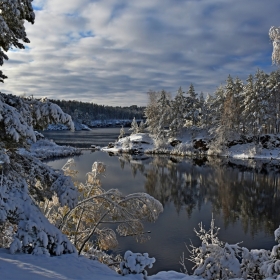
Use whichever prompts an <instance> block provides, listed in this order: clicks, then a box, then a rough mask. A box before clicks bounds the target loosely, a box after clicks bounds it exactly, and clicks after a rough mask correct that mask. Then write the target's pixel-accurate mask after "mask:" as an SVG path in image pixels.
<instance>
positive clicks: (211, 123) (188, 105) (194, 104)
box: [145, 69, 280, 138]
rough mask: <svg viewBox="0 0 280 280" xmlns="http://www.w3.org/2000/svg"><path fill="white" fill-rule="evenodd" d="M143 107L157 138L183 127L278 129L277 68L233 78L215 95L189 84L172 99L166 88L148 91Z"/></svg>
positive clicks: (279, 86) (248, 131)
mask: <svg viewBox="0 0 280 280" xmlns="http://www.w3.org/2000/svg"><path fill="white" fill-rule="evenodd" d="M148 97H149V101H148V105H147V108H146V109H145V117H146V118H147V121H146V124H147V127H148V129H149V131H150V132H151V133H152V134H154V135H157V137H159V138H160V137H165V136H169V137H175V136H177V135H178V134H180V132H181V131H182V129H183V127H191V128H197V127H199V128H205V129H207V130H209V131H211V130H212V131H216V132H223V133H238V134H246V135H259V134H261V133H279V131H280V71H279V70H277V71H273V72H271V73H270V74H266V73H265V72H264V71H262V70H260V69H258V70H257V71H256V73H255V74H254V75H251V74H250V75H249V76H248V78H247V79H246V81H242V80H241V79H239V78H238V77H237V78H235V79H234V78H232V77H231V76H230V75H229V76H228V78H227V80H226V84H225V85H220V86H219V87H218V88H217V90H216V91H215V93H214V95H209V94H207V96H206V97H204V94H203V93H200V94H197V93H196V91H195V88H194V86H193V85H192V84H191V85H190V87H189V89H188V91H187V92H184V91H183V90H182V88H181V87H180V88H179V89H178V91H177V94H176V96H175V97H174V98H172V97H171V95H170V93H168V92H166V91H165V90H162V91H159V92H156V91H149V92H148Z"/></svg>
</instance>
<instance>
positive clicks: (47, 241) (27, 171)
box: [0, 93, 77, 255]
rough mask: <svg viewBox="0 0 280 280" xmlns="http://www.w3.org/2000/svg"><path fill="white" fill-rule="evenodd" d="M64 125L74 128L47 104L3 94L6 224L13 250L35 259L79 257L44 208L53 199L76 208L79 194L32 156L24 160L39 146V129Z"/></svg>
mask: <svg viewBox="0 0 280 280" xmlns="http://www.w3.org/2000/svg"><path fill="white" fill-rule="evenodd" d="M48 122H62V123H65V124H67V125H68V126H70V127H71V128H73V123H72V120H71V117H70V116H69V115H67V114H64V113H63V112H62V110H61V109H60V108H59V107H58V106H57V105H55V104H52V103H50V102H48V101H47V100H46V99H45V100H42V101H38V100H35V99H24V98H20V97H17V96H13V95H5V94H2V93H0V224H1V226H4V227H5V226H6V227H5V228H7V225H12V226H13V229H14V232H13V233H14V235H13V239H12V243H11V245H10V250H11V252H12V253H14V252H16V251H22V252H25V253H32V254H52V255H60V254H62V253H70V252H75V247H74V246H73V245H72V244H71V243H70V241H69V240H68V239H67V237H66V236H65V235H63V234H62V233H61V232H60V231H59V230H58V229H57V228H56V227H54V226H53V225H51V224H50V223H49V221H48V220H47V219H46V218H45V217H44V215H43V214H42V212H41V211H40V209H39V207H38V204H39V202H40V201H42V200H45V199H51V198H52V196H53V194H56V195H57V197H58V198H59V202H60V204H61V205H68V206H69V207H70V208H73V207H74V206H75V205H76V203H77V190H76V188H75V186H74V185H73V183H72V181H71V179H70V177H67V176H65V175H64V174H63V173H62V172H57V171H54V170H53V169H52V168H50V167H48V166H47V165H45V164H43V163H42V162H41V161H40V160H38V159H37V158H35V157H33V156H32V155H31V154H28V153H26V154H21V153H20V152H19V148H27V149H28V145H27V140H28V139H31V140H32V141H34V142H35V141H36V135H35V131H34V128H44V126H46V125H47V124H48Z"/></svg>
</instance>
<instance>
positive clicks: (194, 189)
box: [120, 155, 280, 235]
mask: <svg viewBox="0 0 280 280" xmlns="http://www.w3.org/2000/svg"><path fill="white" fill-rule="evenodd" d="M120 162H121V165H122V166H124V164H125V163H128V164H129V166H130V167H131V169H132V172H133V174H136V172H137V171H139V172H140V173H142V174H143V175H144V176H145V177H146V182H145V191H146V192H147V193H149V194H150V195H152V196H154V197H155V198H156V199H158V200H159V201H160V202H161V203H162V204H163V205H165V204H166V203H174V205H175V208H176V209H177V211H178V212H179V211H181V210H182V209H186V211H187V213H188V215H191V214H192V211H193V209H194V208H195V207H197V208H198V209H200V207H201V205H202V204H203V203H204V202H206V201H210V202H211V203H212V208H213V212H214V213H215V214H222V215H223V218H224V223H225V226H227V225H229V224H231V223H233V224H234V223H235V222H236V221H237V220H239V219H241V223H242V225H243V229H244V231H245V232H248V231H250V232H251V234H252V235H254V234H255V233H257V232H258V231H259V230H264V231H265V232H267V233H270V234H271V233H272V232H273V231H274V230H275V228H277V227H278V226H279V224H280V216H279V215H278V213H279V211H280V169H279V166H278V163H275V162H274V163H273V162H272V164H271V163H268V162H261V161H257V162H256V161H252V160H251V161H249V160H248V161H241V160H230V161H226V160H225V159H219V158H208V159H207V160H206V159H204V160H192V159H183V158H176V157H172V158H170V157H166V156H154V157H151V158H150V159H149V160H148V164H147V163H146V164H145V162H141V161H136V160H135V158H133V156H131V155H124V156H121V157H120Z"/></svg>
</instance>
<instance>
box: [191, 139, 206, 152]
mask: <svg viewBox="0 0 280 280" xmlns="http://www.w3.org/2000/svg"><path fill="white" fill-rule="evenodd" d="M193 147H194V148H195V149H197V150H201V151H207V150H208V149H209V148H208V143H207V142H206V141H204V140H202V139H198V140H197V139H194V140H193Z"/></svg>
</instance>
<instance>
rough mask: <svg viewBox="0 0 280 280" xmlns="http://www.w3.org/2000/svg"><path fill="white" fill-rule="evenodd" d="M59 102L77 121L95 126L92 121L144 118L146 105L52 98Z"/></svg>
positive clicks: (54, 101)
mask: <svg viewBox="0 0 280 280" xmlns="http://www.w3.org/2000/svg"><path fill="white" fill-rule="evenodd" d="M50 101H51V102H52V103H55V104H57V105H58V106H59V107H60V108H61V109H62V110H63V111H64V112H65V113H67V114H69V115H70V116H71V117H72V120H73V121H75V122H80V123H83V124H85V125H88V126H93V124H92V121H101V122H106V121H108V120H129V121H131V120H132V119H133V118H134V117H135V118H136V119H143V116H144V109H145V107H139V106H137V105H132V106H124V107H120V106H116V107H113V106H107V105H98V104H94V103H90V102H81V101H77V100H59V99H58V100H54V99H51V100H50Z"/></svg>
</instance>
